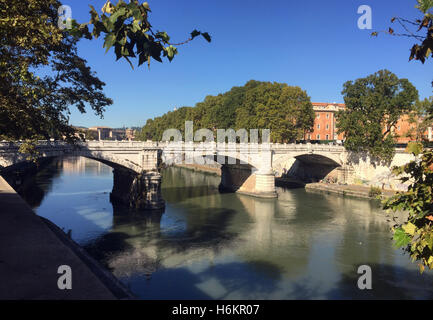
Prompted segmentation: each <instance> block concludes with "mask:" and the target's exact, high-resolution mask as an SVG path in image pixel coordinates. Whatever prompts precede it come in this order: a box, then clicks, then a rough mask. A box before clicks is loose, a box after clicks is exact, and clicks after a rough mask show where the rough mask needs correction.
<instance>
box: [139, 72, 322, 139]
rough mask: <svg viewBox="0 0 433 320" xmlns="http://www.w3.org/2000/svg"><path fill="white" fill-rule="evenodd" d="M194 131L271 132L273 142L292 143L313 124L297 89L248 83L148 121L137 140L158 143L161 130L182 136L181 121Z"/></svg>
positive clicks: (308, 104) (307, 100)
mask: <svg viewBox="0 0 433 320" xmlns="http://www.w3.org/2000/svg"><path fill="white" fill-rule="evenodd" d="M186 120H190V121H193V124H194V128H195V129H201V128H207V129H210V130H214V131H215V130H216V129H229V128H234V129H240V128H243V129H247V130H249V129H271V139H272V141H274V142H294V141H296V140H297V139H300V138H301V139H302V138H303V136H304V132H305V131H307V130H309V129H311V127H312V126H313V123H314V111H313V106H312V104H311V102H310V98H309V97H308V95H307V94H306V92H305V91H303V90H301V89H300V88H299V87H290V86H288V85H287V84H283V83H271V82H259V81H254V80H251V81H248V82H247V83H246V84H245V85H244V86H242V87H233V88H232V89H231V90H230V91H228V92H225V93H222V94H219V95H217V96H207V97H206V98H205V99H204V101H202V102H199V103H197V104H196V105H195V107H193V108H191V107H184V108H180V109H178V110H176V111H172V112H168V113H166V114H164V115H163V116H161V117H156V118H155V119H153V120H148V121H147V123H146V125H145V126H144V127H143V128H142V130H141V134H140V139H142V140H147V139H152V140H160V139H161V137H162V133H163V132H164V130H166V129H169V128H175V129H179V130H181V132H182V133H184V126H185V121H186Z"/></svg>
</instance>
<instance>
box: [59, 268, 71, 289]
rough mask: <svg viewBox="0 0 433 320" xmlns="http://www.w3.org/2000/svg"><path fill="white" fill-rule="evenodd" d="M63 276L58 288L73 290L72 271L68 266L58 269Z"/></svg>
mask: <svg viewBox="0 0 433 320" xmlns="http://www.w3.org/2000/svg"><path fill="white" fill-rule="evenodd" d="M57 273H58V274H61V276H60V277H59V278H58V280H57V287H58V288H59V289H60V290H72V269H71V267H70V266H68V265H61V266H59V267H58V268H57Z"/></svg>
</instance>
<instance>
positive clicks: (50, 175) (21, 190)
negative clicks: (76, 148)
mask: <svg viewBox="0 0 433 320" xmlns="http://www.w3.org/2000/svg"><path fill="white" fill-rule="evenodd" d="M62 169H63V162H62V161H59V160H58V158H45V159H43V160H42V161H41V162H39V163H37V164H35V163H29V164H25V165H24V166H18V167H16V168H9V169H8V170H6V171H5V172H4V173H3V174H2V176H3V178H4V179H5V180H6V181H7V182H8V183H9V185H10V186H11V187H12V188H14V190H15V191H16V192H17V193H18V194H19V195H20V196H21V197H22V198H23V199H25V200H26V202H27V203H28V204H29V206H30V207H32V208H37V207H39V206H40V205H41V203H42V200H43V199H44V197H45V196H46V194H47V193H49V192H50V191H51V190H52V186H53V181H54V180H55V179H56V178H58V177H59V176H60V175H61V173H62ZM39 181H43V182H42V183H38V182H39Z"/></svg>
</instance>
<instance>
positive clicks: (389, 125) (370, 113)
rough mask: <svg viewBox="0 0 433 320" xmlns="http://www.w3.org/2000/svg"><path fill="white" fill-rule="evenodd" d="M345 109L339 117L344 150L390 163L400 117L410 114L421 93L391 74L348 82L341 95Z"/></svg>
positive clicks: (407, 82) (378, 73)
mask: <svg viewBox="0 0 433 320" xmlns="http://www.w3.org/2000/svg"><path fill="white" fill-rule="evenodd" d="M342 94H343V96H344V101H345V103H346V109H345V110H342V111H339V112H338V113H337V127H338V133H344V134H345V143H344V145H345V147H346V148H347V149H348V150H351V151H356V152H368V153H369V154H370V155H371V156H372V157H374V158H378V159H380V160H382V161H386V162H390V161H391V160H392V158H393V156H394V143H395V142H394V135H393V129H394V128H395V125H396V123H397V121H398V120H399V119H400V118H401V116H403V115H405V114H408V113H410V112H411V111H412V110H413V105H414V103H415V101H416V100H417V99H418V91H417V90H416V88H415V87H414V86H413V85H412V84H411V83H410V82H409V80H407V79H399V78H398V77H397V76H396V75H395V74H393V73H391V72H390V71H388V70H381V71H378V72H376V73H374V74H372V75H369V76H367V77H366V78H361V79H357V80H355V81H348V82H346V83H345V84H344V89H343V91H342Z"/></svg>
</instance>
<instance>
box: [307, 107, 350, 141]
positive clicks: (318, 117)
mask: <svg viewBox="0 0 433 320" xmlns="http://www.w3.org/2000/svg"><path fill="white" fill-rule="evenodd" d="M345 107H346V105H345V104H343V103H318V102H313V110H314V113H315V118H314V128H313V131H311V132H306V134H305V140H319V141H326V140H328V141H335V140H343V138H344V135H343V134H338V133H337V129H338V128H337V119H336V117H335V114H336V113H337V112H338V111H339V110H344V109H345Z"/></svg>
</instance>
